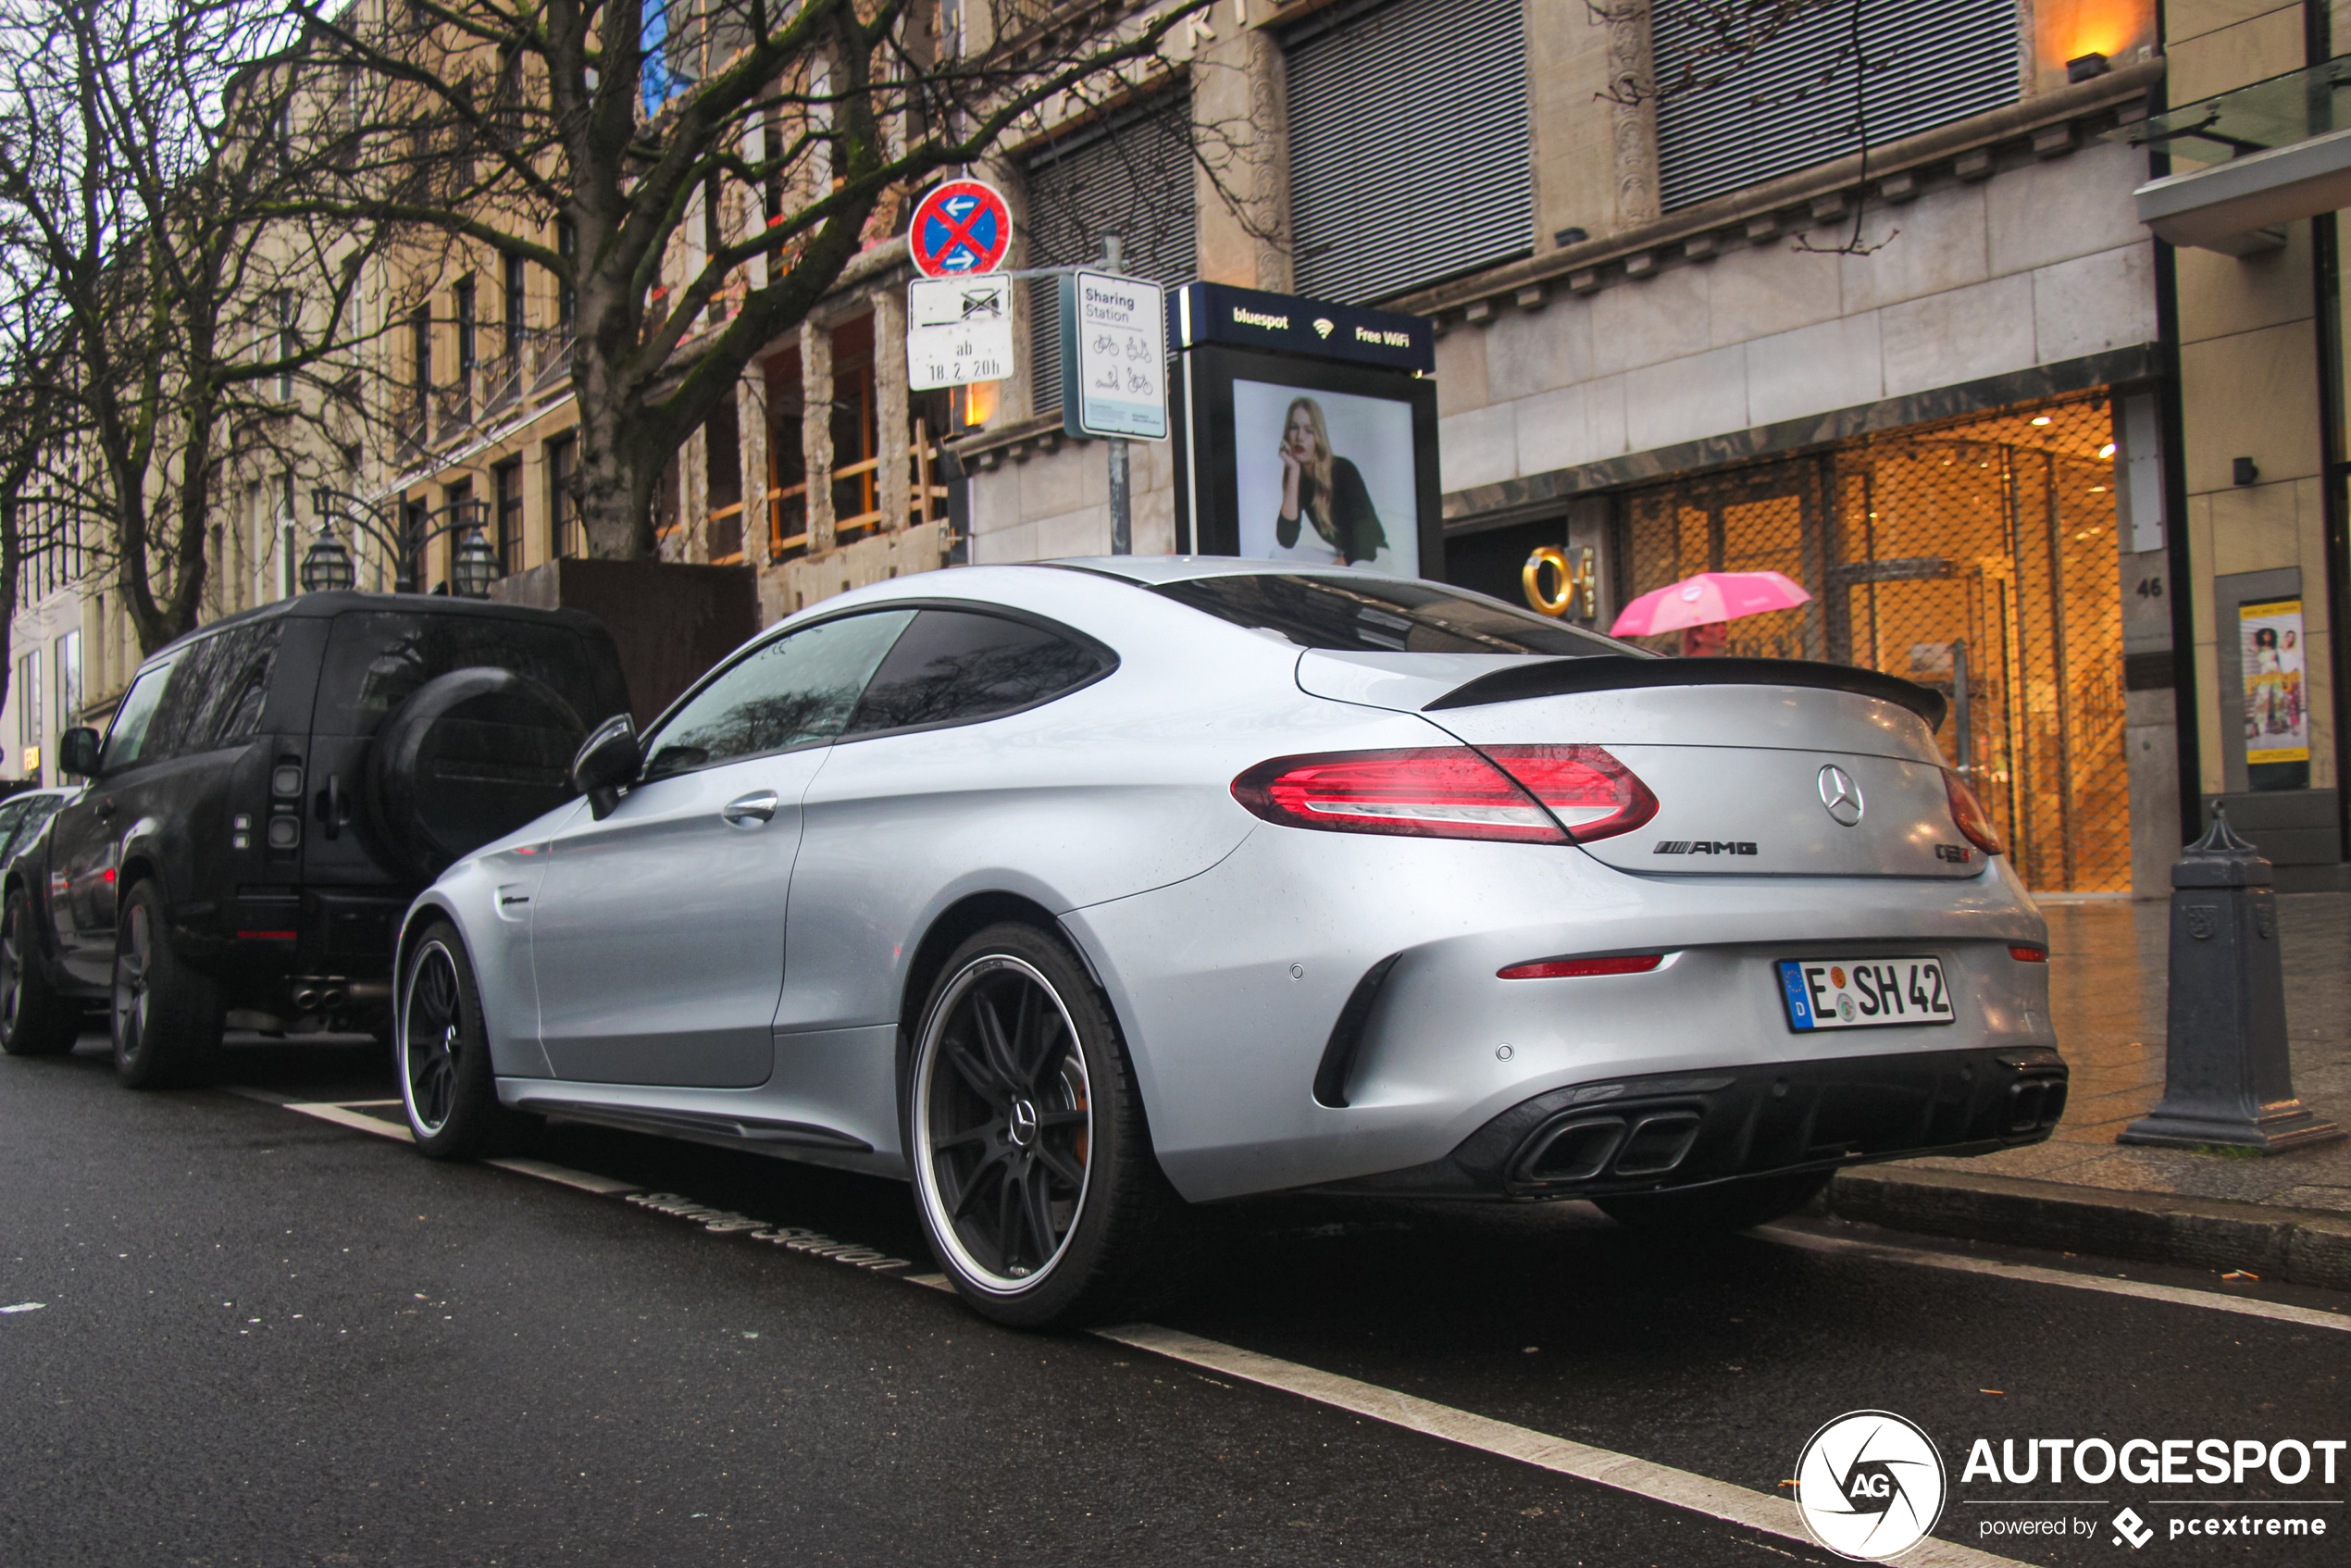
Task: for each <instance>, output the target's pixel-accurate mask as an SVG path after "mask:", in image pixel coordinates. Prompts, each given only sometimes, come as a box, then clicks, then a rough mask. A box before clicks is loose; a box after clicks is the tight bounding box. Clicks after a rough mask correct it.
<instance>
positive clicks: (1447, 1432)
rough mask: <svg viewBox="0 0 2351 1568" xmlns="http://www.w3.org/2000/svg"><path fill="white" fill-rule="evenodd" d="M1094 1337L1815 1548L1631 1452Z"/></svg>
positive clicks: (1207, 1353)
mask: <svg viewBox="0 0 2351 1568" xmlns="http://www.w3.org/2000/svg"><path fill="white" fill-rule="evenodd" d="M1094 1332H1095V1334H1096V1335H1097V1336H1098V1337H1100V1338H1104V1339H1109V1340H1112V1341H1113V1342H1114V1343H1117V1344H1121V1345H1129V1346H1132V1347H1133V1348H1135V1349H1136V1350H1150V1351H1151V1352H1152V1353H1153V1354H1156V1355H1163V1356H1166V1357H1168V1358H1170V1359H1171V1360H1175V1361H1180V1362H1184V1363H1188V1364H1189V1365H1192V1366H1197V1367H1201V1368H1204V1369H1206V1370H1208V1371H1211V1372H1219V1373H1223V1374H1224V1375H1226V1376H1228V1377H1235V1378H1239V1379H1241V1380H1243V1381H1245V1382H1250V1383H1256V1384H1260V1385H1263V1387H1265V1388H1278V1389H1280V1390H1281V1391H1283V1392H1284V1393H1289V1394H1296V1395H1298V1396H1299V1397H1300V1398H1301V1399H1308V1400H1314V1401H1315V1402H1316V1403H1318V1404H1325V1405H1330V1406H1332V1407H1333V1408H1335V1409H1337V1410H1343V1411H1348V1412H1352V1413H1354V1414H1356V1415H1361V1416H1364V1417H1366V1418H1368V1419H1370V1420H1373V1421H1381V1422H1386V1423H1387V1425H1391V1426H1400V1427H1402V1428H1404V1429H1405V1430H1406V1431H1408V1432H1420V1433H1424V1434H1425V1435H1427V1436H1429V1437H1441V1438H1443V1439H1444V1440H1445V1441H1447V1442H1449V1443H1459V1444H1461V1445H1462V1447H1464V1448H1473V1449H1477V1450H1482V1451H1484V1452H1486V1453H1490V1454H1497V1455H1499V1456H1500V1457H1502V1458H1504V1459H1513V1460H1517V1461H1518V1462H1521V1463H1523V1464H1532V1465H1534V1466H1536V1468H1538V1469H1543V1470H1549V1471H1553V1472H1556V1473H1557V1474H1559V1475H1567V1476H1572V1477H1574V1479H1576V1480H1578V1481H1588V1482H1591V1483H1592V1484H1593V1485H1595V1486H1600V1487H1610V1488H1611V1489H1613V1490H1616V1491H1620V1492H1629V1493H1631V1494H1632V1495H1634V1496H1635V1497H1640V1498H1647V1499H1648V1500H1651V1501H1653V1502H1661V1503H1664V1504H1666V1505H1667V1506H1669V1507H1672V1508H1679V1509H1685V1510H1687V1511H1688V1512H1693V1513H1703V1514H1707V1515H1710V1517H1712V1518H1716V1519H1721V1520H1723V1521H1725V1522H1727V1523H1729V1524H1738V1525H1742V1526H1744V1527H1745V1528H1747V1529H1750V1530H1760V1531H1762V1532H1763V1533H1765V1534H1766V1535H1772V1536H1777V1537H1780V1538H1781V1539H1783V1540H1791V1541H1796V1542H1798V1543H1800V1544H1802V1545H1804V1546H1806V1547H1812V1546H1814V1542H1813V1540H1812V1537H1810V1536H1809V1535H1807V1534H1806V1533H1805V1530H1804V1525H1803V1524H1802V1522H1801V1521H1800V1520H1799V1519H1798V1518H1797V1512H1796V1503H1795V1500H1793V1499H1790V1498H1780V1497H1772V1496H1770V1495H1768V1494H1766V1493H1763V1492H1753V1491H1749V1490H1748V1489H1747V1488H1746V1487H1735V1486H1732V1485H1730V1484H1729V1483H1728V1482H1724V1481H1716V1480H1712V1479H1710V1478H1709V1477H1707V1476H1704V1475H1693V1474H1692V1473H1691V1472H1689V1471H1687V1470H1676V1469H1674V1468H1673V1467H1672V1466H1671V1465H1665V1464H1653V1463H1651V1462H1649V1461H1648V1460H1645V1459H1636V1458H1634V1457H1633V1456H1632V1455H1630V1454H1622V1453H1616V1452H1613V1451H1611V1450H1608V1449H1598V1448H1594V1447H1592V1446H1591V1445H1589V1444H1587V1443H1575V1442H1570V1441H1568V1440H1567V1439H1566V1438H1564V1437H1551V1436H1550V1435H1549V1434H1548V1433H1543V1432H1536V1431H1534V1430H1533V1429H1531V1428H1529V1427H1524V1426H1513V1425H1511V1424H1510V1423H1509V1422H1507V1421H1496V1420H1494V1419H1493V1418H1491V1417H1490V1416H1484V1415H1474V1414H1472V1413H1470V1412H1468V1411H1464V1410H1455V1409H1454V1408H1452V1407H1451V1406H1450V1405H1440V1404H1437V1403H1436V1402H1434V1401H1433V1400H1424V1399H1419V1398H1416V1397H1415V1396H1413V1395H1411V1394H1402V1393H1398V1392H1397V1391H1396V1390H1395V1389H1393V1388H1380V1387H1379V1386H1378V1385H1376V1384H1373V1383H1362V1382H1358V1381H1357V1380H1356V1379H1354V1378H1352V1377H1342V1376H1340V1375H1337V1373H1330V1372H1321V1371H1317V1370H1316V1369H1314V1368H1313V1367H1311V1366H1300V1365H1299V1364H1298V1363H1295V1362H1287V1361H1281V1360H1278V1359H1276V1358H1275V1357H1273V1356H1266V1355H1260V1354H1258V1353H1257V1352H1256V1351H1255V1350H1241V1349H1239V1348H1238V1347H1236V1346H1232V1345H1225V1344H1219V1343H1218V1342H1217V1341H1215V1340H1213V1339H1202V1338H1199V1337H1197V1336H1195V1335H1190V1334H1185V1333H1182V1332H1180V1331H1179V1330H1176V1329H1173V1328H1162V1327H1160V1326H1159V1325H1156V1324H1150V1323H1130V1324H1127V1325H1125V1326H1123V1327H1119V1328H1098V1329H1096V1330H1095V1331H1094ZM1902 1561H1903V1562H1904V1563H1905V1564H1906V1565H1908V1568H1993V1565H1997V1564H2009V1563H2012V1562H2013V1560H2012V1559H2009V1558H2005V1557H1994V1556H1991V1555H1989V1554H1988V1553H1985V1552H1981V1551H1977V1550H1975V1549H1972V1548H1970V1547H1963V1546H1959V1545H1957V1544H1955V1543H1953V1542H1950V1541H1945V1540H1938V1539H1936V1538H1934V1537H1931V1536H1930V1537H1927V1538H1926V1539H1925V1540H1923V1541H1921V1542H1920V1543H1919V1544H1918V1546H1917V1547H1915V1548H1914V1549H1911V1550H1910V1551H1909V1552H1907V1553H1905V1554H1904V1556H1903V1559H1902Z"/></svg>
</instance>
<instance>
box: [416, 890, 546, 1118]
mask: <svg viewBox="0 0 2351 1568" xmlns="http://www.w3.org/2000/svg"><path fill="white" fill-rule="evenodd" d="M395 1028H396V1036H397V1039H398V1041H399V1050H398V1063H397V1065H398V1067H399V1073H400V1098H401V1100H402V1101H403V1103H404V1105H405V1106H406V1107H407V1112H408V1130H409V1132H410V1134H411V1135H413V1136H414V1137H415V1139H416V1141H417V1149H419V1150H420V1151H423V1152H424V1153H425V1154H427V1155H429V1156H430V1157H431V1158H433V1159H436V1160H461V1159H471V1158H475V1157H478V1156H479V1155H483V1154H489V1153H494V1152H496V1151H499V1150H501V1149H503V1148H504V1147H505V1146H506V1145H507V1144H508V1143H510V1142H511V1141H512V1139H513V1135H514V1132H515V1122H516V1118H515V1115H514V1114H513V1113H512V1112H510V1111H507V1110H506V1109H505V1108H504V1107H503V1106H501V1105H500V1104H499V1103H498V1086H497V1082H496V1074H495V1072H494V1069H493V1068H492V1066H491V1060H490V1041H489V1035H488V1031H487V1030H485V1029H484V1028H483V1027H482V1018H481V994H480V991H479V988H478V987H477V986H476V985H475V983H474V972H473V964H472V963H471V962H470V961H469V960H468V959H467V957H466V945H465V940H464V939H463V938H461V937H460V936H458V934H457V928H456V927H454V926H451V925H448V924H447V923H445V922H444V923H441V924H437V925H434V926H432V927H429V929H427V930H426V931H425V933H424V934H423V935H422V936H421V937H419V938H418V939H417V945H416V947H415V949H414V950H413V951H412V952H410V954H409V958H408V964H407V972H406V974H405V975H404V977H403V978H402V983H401V988H400V1012H399V1017H398V1021H397V1023H396V1025H395Z"/></svg>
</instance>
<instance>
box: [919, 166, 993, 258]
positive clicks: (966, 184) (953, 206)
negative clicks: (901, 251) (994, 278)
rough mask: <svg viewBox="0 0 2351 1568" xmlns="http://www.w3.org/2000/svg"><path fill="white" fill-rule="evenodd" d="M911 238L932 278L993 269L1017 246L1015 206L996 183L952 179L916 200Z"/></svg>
mask: <svg viewBox="0 0 2351 1568" xmlns="http://www.w3.org/2000/svg"><path fill="white" fill-rule="evenodd" d="M906 242H907V249H908V251H910V252H911V253H912V254H913V256H914V268H915V270H916V271H918V272H920V273H922V274H923V276H925V277H926V278H956V277H964V276H967V275H969V274H971V273H974V272H992V271H994V270H995V269H996V268H998V267H1001V265H1003V260H1004V253H1005V252H1007V251H1009V250H1011V249H1012V246H1013V213H1012V208H1010V207H1008V206H1006V205H1004V198H1003V196H1002V195H1001V193H999V192H998V191H997V190H996V188H995V187H994V186H992V185H989V184H986V183H984V182H983V181H980V180H949V181H948V182H947V183H946V184H944V185H941V186H940V187H939V189H937V190H935V191H933V192H932V193H930V194H929V195H927V196H925V197H924V198H923V199H922V200H921V201H920V202H919V203H917V204H915V206H914V221H913V222H912V223H910V224H909V225H908V226H907V230H906Z"/></svg>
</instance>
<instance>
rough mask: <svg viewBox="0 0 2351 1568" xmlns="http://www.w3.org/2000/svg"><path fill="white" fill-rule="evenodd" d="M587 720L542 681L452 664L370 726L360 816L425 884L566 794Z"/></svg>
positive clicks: (566, 797) (399, 861) (561, 800)
mask: <svg viewBox="0 0 2351 1568" xmlns="http://www.w3.org/2000/svg"><path fill="white" fill-rule="evenodd" d="M586 739H587V726H585V725H584V724H582V723H581V722H580V720H579V716H578V714H576V713H574V712H572V709H571V704H570V703H566V702H565V701H564V700H563V698H562V697H561V696H560V695H559V694H557V693H556V692H555V691H554V690H552V689H551V688H549V687H547V686H545V685H543V684H541V682H539V681H536V680H533V679H531V678H529V676H527V675H518V674H516V672H515V671H513V670H510V669H498V668H495V667H493V666H486V665H483V666H473V667H471V668H468V669H458V670H451V671H450V672H449V673H448V674H447V675H443V676H438V677H436V678H433V679H431V680H429V681H427V682H425V684H424V685H422V686H420V687H418V688H417V690H416V691H413V692H411V693H409V696H408V700H407V701H406V702H404V703H401V704H400V706H398V707H397V708H394V709H393V710H392V713H391V714H390V716H387V717H386V718H385V719H384V721H383V725H382V728H379V729H378V730H377V731H376V740H375V744H374V745H373V746H371V747H370V748H369V755H368V759H367V802H366V805H367V825H368V827H369V828H370V829H371V830H372V836H373V837H374V838H375V839H376V840H377V841H378V842H379V844H380V845H381V846H382V847H383V848H384V849H385V850H386V851H387V852H389V853H390V854H391V856H392V860H393V861H394V862H395V863H397V864H398V865H399V866H400V868H401V869H403V870H405V871H406V872H407V873H408V874H409V875H411V876H413V877H416V878H417V879H418V880H420V881H426V882H429V881H431V880H432V879H433V878H434V877H438V876H440V875H441V873H442V871H443V870H444V869H446V868H447V867H448V866H449V865H450V864H451V863H452V862H454V861H456V860H458V859H460V858H461V857H463V856H465V855H467V854H470V853H472V852H474V851H475V850H478V849H479V848H480V847H481V846H482V845H484V844H486V843H489V842H490V841H491V840H494V839H501V838H504V837H505V835H507V834H509V833H511V832H513V831H514V830H515V829H516V828H520V827H522V826H523V825H524V824H525V823H527V822H529V821H530V820H531V819H532V818H533V817H536V816H540V815H543V814H545V813H547V812H550V811H553V810H554V808H555V807H557V806H559V805H561V804H563V803H565V802H566V801H567V800H570V799H571V798H572V795H573V790H572V787H571V759H572V758H573V756H574V755H575V754H577V753H578V750H579V745H580V742H581V741H582V740H586Z"/></svg>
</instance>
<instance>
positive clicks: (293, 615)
mask: <svg viewBox="0 0 2351 1568" xmlns="http://www.w3.org/2000/svg"><path fill="white" fill-rule="evenodd" d="M353 610H372V611H376V612H379V613H382V612H391V613H393V614H397V615H404V616H474V617H476V618H479V619H488V620H534V621H543V622H546V623H548V624H550V625H554V626H568V627H572V628H577V629H585V628H588V627H590V626H595V625H601V624H602V623H601V622H599V621H597V619H596V617H595V616H591V615H589V614H588V613H587V612H586V611H584V610H562V609H541V607H539V606H538V605H535V604H507V603H504V601H501V600H496V599H460V598H457V597H456V596H455V595H454V594H447V593H366V592H362V591H358V590H356V589H353V590H346V591H333V592H326V593H297V594H294V595H293V596H292V597H291V598H286V599H278V600H273V601H271V602H270V603H269V604H256V605H255V606H254V607H253V608H252V609H250V610H239V611H238V612H237V613H236V614H234V615H230V616H221V617H220V618H219V619H218V620H212V621H206V622H205V623H204V625H202V626H200V627H197V628H195V629H194V630H193V631H189V632H185V633H183V634H181V635H180V636H179V637H176V638H174V639H173V640H172V641H169V642H167V643H165V644H164V645H163V646H162V647H160V648H158V649H156V650H155V653H150V654H148V655H147V657H146V658H145V659H143V660H142V661H141V666H140V667H141V668H144V667H145V666H147V665H149V664H152V663H153V662H154V661H155V659H156V658H157V657H158V656H160V655H162V654H165V653H171V652H172V651H173V650H175V649H178V648H180V647H183V646H185V645H186V644H187V643H189V642H192V641H195V640H196V639H197V638H199V637H208V636H210V635H211V634H212V633H214V632H216V631H219V630H221V629H222V628H226V627H232V626H243V625H245V624H247V623H249V622H253V621H265V620H280V619H287V620H327V619H330V618H332V617H333V616H340V615H342V614H345V613H346V612H349V611H353Z"/></svg>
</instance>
